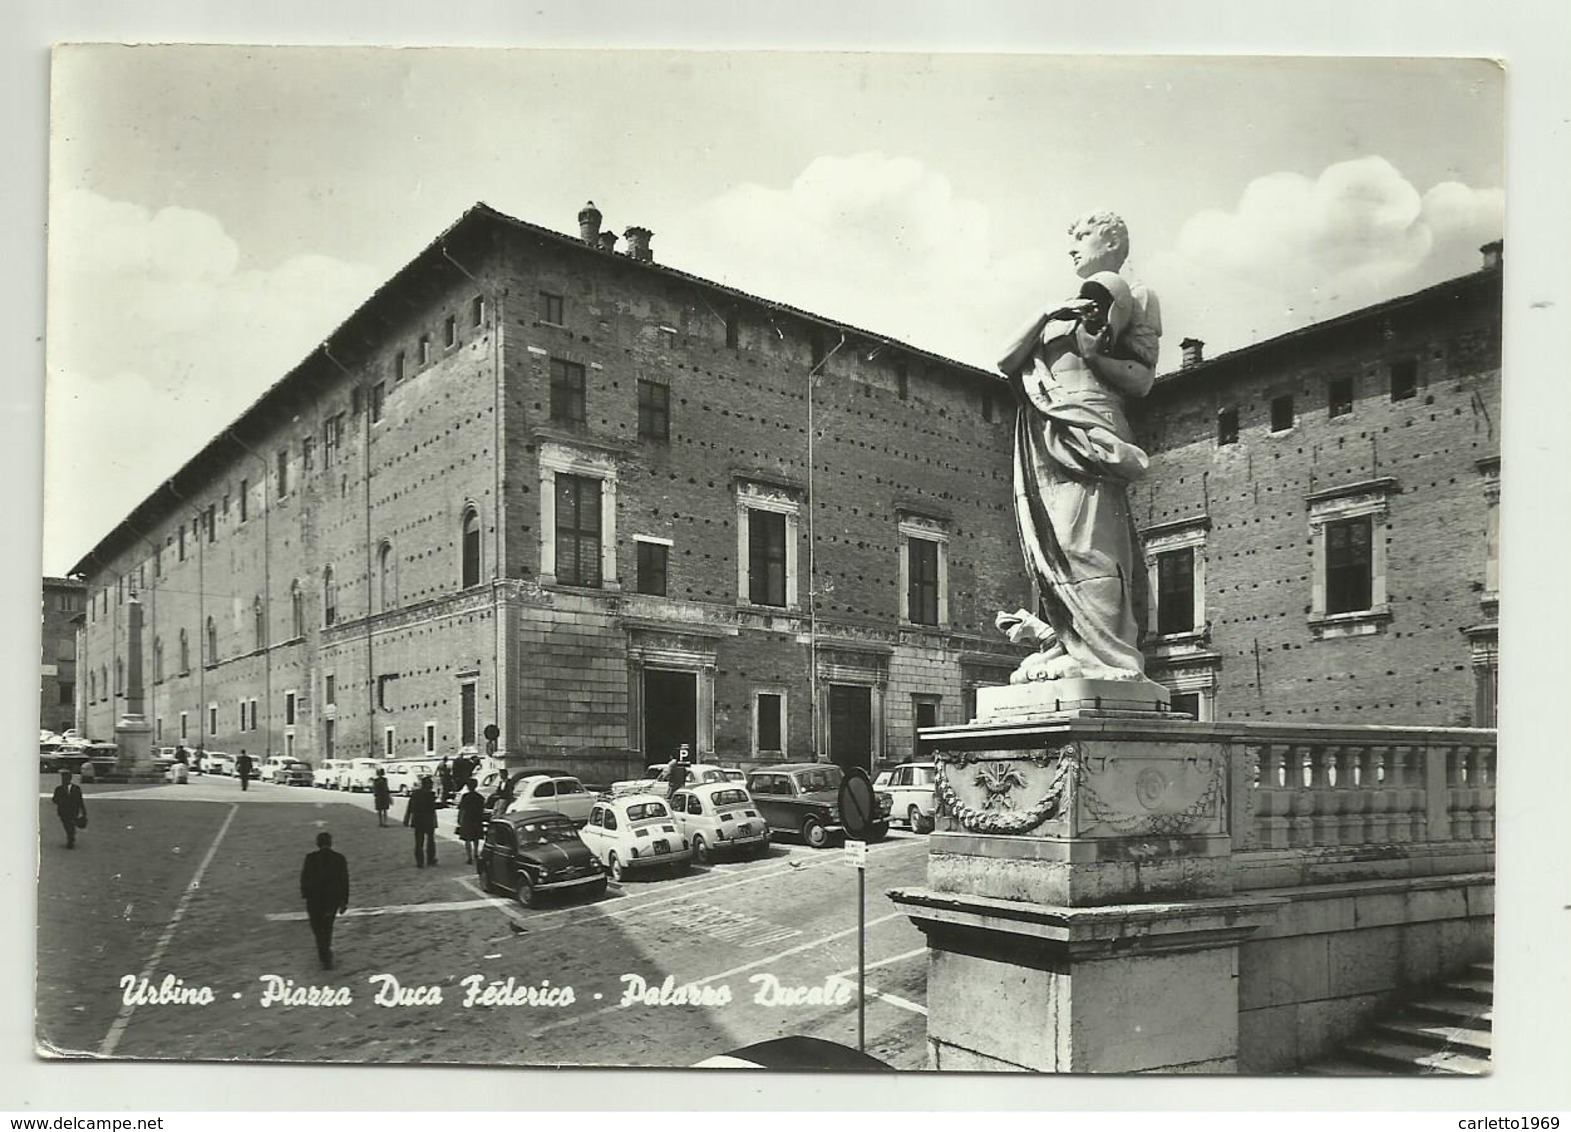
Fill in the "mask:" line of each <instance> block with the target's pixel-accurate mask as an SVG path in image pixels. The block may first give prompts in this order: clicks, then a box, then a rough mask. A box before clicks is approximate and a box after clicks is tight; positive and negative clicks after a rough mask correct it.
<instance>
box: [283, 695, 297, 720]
mask: <svg viewBox="0 0 1571 1132" xmlns="http://www.w3.org/2000/svg"><path fill="white" fill-rule="evenodd" d="M299 722H300V693H299V690H298V689H295V688H285V689H284V726H285V727H294V726H296V725H297V724H298V723H299Z"/></svg>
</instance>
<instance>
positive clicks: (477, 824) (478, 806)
mask: <svg viewBox="0 0 1571 1132" xmlns="http://www.w3.org/2000/svg"><path fill="white" fill-rule="evenodd" d="M479 785H480V784H479V783H478V782H476V781H475V780H474V779H473V778H471V779H470V780H469V781H468V782H465V783H464V792H463V794H461V795H459V798H458V839H459V840H460V841H462V842H463V843H464V860H466V861H468V862H469V863H470V864H473V863H474V859H475V846H476V844H478V843H479V842H480V840H481V839H482V838H484V837H485V798H484V797H482V796H481V794H480V791H479V790H478V789H477V787H478V786H479Z"/></svg>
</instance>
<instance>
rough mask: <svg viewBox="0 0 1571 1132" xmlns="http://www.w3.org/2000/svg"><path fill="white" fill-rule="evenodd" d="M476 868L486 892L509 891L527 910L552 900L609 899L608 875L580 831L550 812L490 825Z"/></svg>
mask: <svg viewBox="0 0 1571 1132" xmlns="http://www.w3.org/2000/svg"><path fill="white" fill-rule="evenodd" d="M475 869H476V871H477V872H479V874H480V887H481V888H483V889H485V890H486V891H487V892H495V891H496V890H497V889H505V890H506V891H508V892H511V893H513V894H514V895H515V896H517V897H518V902H519V903H520V904H522V905H523V906H524V907H526V908H533V907H534V906H535V904H536V902H538V901H539V900H540V899H541V897H544V896H547V895H554V894H559V893H575V892H576V893H583V894H585V895H587V896H602V895H604V894H605V870H603V869H602V868H601V867H600V864H599V862H598V861H596V860H595V855H594V854H593V853H592V852H590V849H589V847H588V846H587V845H585V844H584V842H583V839H582V838H580V837H579V836H578V829H577V827H576V826H574V825H573V823H572V822H571V821H569V820H568V819H567V818H565V817H563V816H562V815H561V814H558V813H553V812H551V811H549V810H520V811H519V812H517V813H512V814H504V815H503V816H502V817H499V818H492V819H491V820H490V821H489V822H487V823H486V834H485V841H484V843H482V844H481V846H480V855H479V856H478V857H477V858H476V860H475Z"/></svg>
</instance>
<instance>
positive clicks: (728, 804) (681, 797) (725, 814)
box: [671, 782, 769, 865]
mask: <svg viewBox="0 0 1571 1132" xmlns="http://www.w3.org/2000/svg"><path fill="white" fill-rule="evenodd" d="M671 809H672V811H673V812H674V813H675V814H676V824H677V828H678V829H680V830H681V831H682V836H684V837H686V838H687V840H688V842H689V843H690V844H691V845H692V847H693V859H694V860H695V861H697V862H698V863H699V864H700V865H705V864H708V863H709V860H710V858H711V857H712V856H713V855H714V854H717V853H735V854H743V853H745V854H748V855H750V856H754V857H761V856H763V855H764V854H765V853H767V852H769V826H768V824H767V823H766V822H765V821H764V819H763V818H762V817H761V816H759V813H758V807H757V806H756V805H754V804H753V799H752V798H750V797H748V794H747V791H746V790H745V789H743V788H742V787H740V786H737V785H735V784H734V783H730V782H710V783H706V784H704V785H701V786H694V787H692V788H691V789H686V788H684V789H682V790H678V791H677V792H676V794H675V795H674V796H673V797H672V798H671Z"/></svg>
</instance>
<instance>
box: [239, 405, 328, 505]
mask: <svg viewBox="0 0 1571 1132" xmlns="http://www.w3.org/2000/svg"><path fill="white" fill-rule="evenodd" d="M343 443H344V414H342V413H335V414H334V415H333V416H330V417H328V418H327V420H325V421H324V422H322V467H324V468H331V467H332V466H333V465H334V464H336V463H338V450H339V448H340V447H341V446H342V445H343ZM240 517H241V518H242V519H243V518H245V514H244V511H243V510H242V512H241V516H240Z"/></svg>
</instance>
